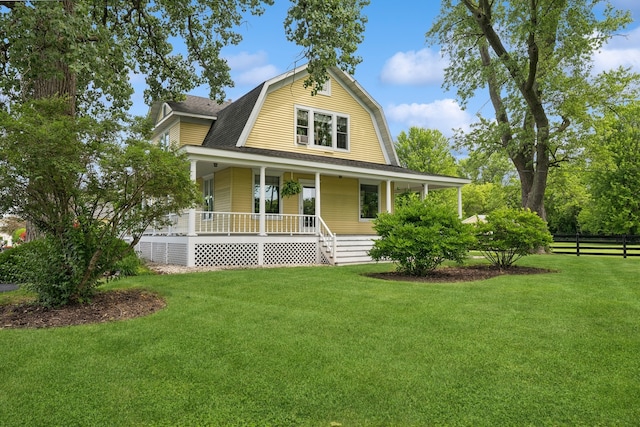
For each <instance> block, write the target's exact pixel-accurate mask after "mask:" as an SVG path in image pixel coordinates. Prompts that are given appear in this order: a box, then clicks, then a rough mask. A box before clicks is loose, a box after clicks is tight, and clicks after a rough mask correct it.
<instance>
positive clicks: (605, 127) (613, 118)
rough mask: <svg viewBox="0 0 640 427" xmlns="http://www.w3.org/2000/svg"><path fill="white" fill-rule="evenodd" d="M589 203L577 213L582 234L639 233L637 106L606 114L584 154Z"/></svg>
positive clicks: (639, 119)
mask: <svg viewBox="0 0 640 427" xmlns="http://www.w3.org/2000/svg"><path fill="white" fill-rule="evenodd" d="M586 156H587V158H588V159H589V160H590V161H589V166H588V169H587V170H588V173H587V183H588V187H589V189H590V192H591V200H589V203H587V204H586V206H585V208H584V209H583V211H582V212H581V215H580V222H581V225H582V228H583V230H584V231H589V232H593V233H598V232H600V233H606V234H639V233H640V103H637V102H636V103H634V104H632V105H628V106H621V107H618V108H616V109H615V110H612V111H611V112H609V113H608V114H607V115H606V116H605V117H604V118H603V119H602V120H600V121H599V122H598V123H597V125H596V132H595V135H594V136H593V141H592V143H591V144H589V148H588V150H587V152H586Z"/></svg>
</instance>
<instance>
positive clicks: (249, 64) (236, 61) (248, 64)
mask: <svg viewBox="0 0 640 427" xmlns="http://www.w3.org/2000/svg"><path fill="white" fill-rule="evenodd" d="M225 59H226V60H227V64H229V67H230V68H231V69H232V70H234V71H243V70H248V69H251V68H254V67H256V66H261V65H264V64H266V63H267V62H268V60H269V58H268V55H267V52H265V51H264V50H261V51H258V52H256V53H249V52H245V51H243V52H240V53H238V54H236V55H231V56H228V57H226V58H225Z"/></svg>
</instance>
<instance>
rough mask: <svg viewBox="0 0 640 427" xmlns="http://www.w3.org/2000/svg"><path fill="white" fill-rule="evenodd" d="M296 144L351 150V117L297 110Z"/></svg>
mask: <svg viewBox="0 0 640 427" xmlns="http://www.w3.org/2000/svg"><path fill="white" fill-rule="evenodd" d="M296 144H298V145H308V146H309V147H318V148H324V149H327V148H328V149H332V150H349V117H348V116H346V115H342V114H339V113H333V112H330V111H320V110H314V109H312V108H306V107H298V108H296Z"/></svg>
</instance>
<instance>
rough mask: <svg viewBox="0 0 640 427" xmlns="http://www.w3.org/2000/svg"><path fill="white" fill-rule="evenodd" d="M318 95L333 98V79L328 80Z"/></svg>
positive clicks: (319, 89)
mask: <svg viewBox="0 0 640 427" xmlns="http://www.w3.org/2000/svg"><path fill="white" fill-rule="evenodd" d="M318 95H324V96H331V79H328V80H327V81H326V82H324V83H323V84H322V86H320V88H318Z"/></svg>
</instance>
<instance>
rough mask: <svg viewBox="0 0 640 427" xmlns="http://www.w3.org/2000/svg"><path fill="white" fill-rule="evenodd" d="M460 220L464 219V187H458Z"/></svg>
mask: <svg viewBox="0 0 640 427" xmlns="http://www.w3.org/2000/svg"><path fill="white" fill-rule="evenodd" d="M458 218H460V219H462V187H458Z"/></svg>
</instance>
